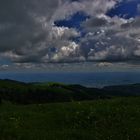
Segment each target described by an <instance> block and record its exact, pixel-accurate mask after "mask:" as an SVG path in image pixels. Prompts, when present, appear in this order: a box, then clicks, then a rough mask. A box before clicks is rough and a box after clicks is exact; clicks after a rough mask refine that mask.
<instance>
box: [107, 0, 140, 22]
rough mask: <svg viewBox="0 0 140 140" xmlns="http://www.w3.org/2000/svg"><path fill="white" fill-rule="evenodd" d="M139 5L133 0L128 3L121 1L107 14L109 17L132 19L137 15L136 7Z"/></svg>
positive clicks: (137, 0)
mask: <svg viewBox="0 0 140 140" xmlns="http://www.w3.org/2000/svg"><path fill="white" fill-rule="evenodd" d="M138 4H140V1H139V0H134V1H130V2H126V1H123V2H121V3H118V5H117V6H116V7H115V8H113V9H111V10H110V11H108V12H107V15H108V16H110V17H114V16H119V17H122V18H126V19H129V18H132V17H136V16H138V15H139V13H138V9H137V6H138Z"/></svg>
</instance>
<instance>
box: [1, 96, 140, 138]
mask: <svg viewBox="0 0 140 140" xmlns="http://www.w3.org/2000/svg"><path fill="white" fill-rule="evenodd" d="M86 139H88V140H140V97H121V98H119V97H115V98H112V99H99V100H95V101H81V102H80V101H79V102H78V101H77V102H69V103H67V102H65V103H47V104H31V105H16V104H11V103H10V102H8V101H6V102H4V101H2V104H1V105H0V140H86Z"/></svg>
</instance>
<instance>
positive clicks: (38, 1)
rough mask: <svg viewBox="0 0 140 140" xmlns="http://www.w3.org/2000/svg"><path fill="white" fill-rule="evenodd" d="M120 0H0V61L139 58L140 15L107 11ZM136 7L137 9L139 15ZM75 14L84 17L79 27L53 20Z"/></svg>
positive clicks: (35, 61) (134, 59) (130, 59)
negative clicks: (129, 16) (82, 14)
mask: <svg viewBox="0 0 140 140" xmlns="http://www.w3.org/2000/svg"><path fill="white" fill-rule="evenodd" d="M134 1H135V0H134ZM121 2H122V1H121V0H20V1H19V0H13V1H9V0H2V1H1V5H0V58H1V61H0V62H3V60H7V61H9V62H10V63H12V64H19V65H21V64H22V63H29V64H31V63H36V64H37V63H44V64H46V63H50V62H51V63H53V62H61V63H62V62H83V61H108V62H114V61H119V62H120V61H121V62H124V61H125V62H128V61H137V62H138V61H139V60H140V28H139V27H140V17H138V16H136V17H132V18H129V19H126V18H122V17H119V16H117V15H116V16H115V15H114V16H113V17H110V16H109V15H107V13H108V12H109V11H110V10H111V9H113V8H115V7H117V6H118V5H119V4H121ZM126 2H130V0H126ZM139 5H140V4H138V5H137V7H136V8H137V11H138V13H139V11H140V6H139ZM77 12H82V13H84V14H85V15H87V16H88V18H87V19H86V20H85V21H84V22H81V25H80V27H81V28H80V30H79V29H77V28H74V27H73V28H69V27H64V26H61V27H58V26H57V25H55V21H58V20H68V19H69V18H70V17H71V16H72V15H74V14H76V13H77ZM124 17H125V16H124ZM6 66H7V63H6V65H5V67H6Z"/></svg>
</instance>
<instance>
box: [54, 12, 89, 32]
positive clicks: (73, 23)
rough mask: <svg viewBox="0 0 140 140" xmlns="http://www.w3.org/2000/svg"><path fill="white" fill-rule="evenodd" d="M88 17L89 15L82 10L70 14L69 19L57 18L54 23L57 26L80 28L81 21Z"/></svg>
mask: <svg viewBox="0 0 140 140" xmlns="http://www.w3.org/2000/svg"><path fill="white" fill-rule="evenodd" d="M88 18H89V16H88V15H86V14H84V13H83V12H77V13H76V14H74V15H72V16H71V17H70V18H69V19H64V20H58V21H55V23H54V24H55V25H56V26H58V27H68V28H75V29H77V30H81V23H82V22H83V21H85V20H86V19H88Z"/></svg>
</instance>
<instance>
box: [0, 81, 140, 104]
mask: <svg viewBox="0 0 140 140" xmlns="http://www.w3.org/2000/svg"><path fill="white" fill-rule="evenodd" d="M113 96H140V84H131V85H119V86H106V87H103V88H88V87H84V86H81V85H65V84H60V83H52V82H51V83H24V82H18V81H14V80H9V79H5V80H0V98H1V100H5V101H10V102H13V103H18V104H32V103H49V102H70V101H82V100H97V99H109V98H111V97H113Z"/></svg>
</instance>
